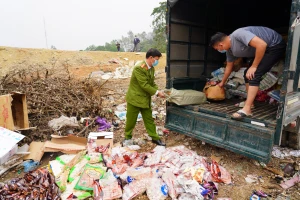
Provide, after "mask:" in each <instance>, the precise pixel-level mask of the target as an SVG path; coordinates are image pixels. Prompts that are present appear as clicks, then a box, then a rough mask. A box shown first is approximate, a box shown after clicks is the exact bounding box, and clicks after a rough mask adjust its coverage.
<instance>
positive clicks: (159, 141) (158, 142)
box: [152, 140, 166, 146]
mask: <svg viewBox="0 0 300 200" xmlns="http://www.w3.org/2000/svg"><path fill="white" fill-rule="evenodd" d="M152 142H153V143H154V144H157V145H159V146H166V144H165V143H163V142H162V141H161V140H152Z"/></svg>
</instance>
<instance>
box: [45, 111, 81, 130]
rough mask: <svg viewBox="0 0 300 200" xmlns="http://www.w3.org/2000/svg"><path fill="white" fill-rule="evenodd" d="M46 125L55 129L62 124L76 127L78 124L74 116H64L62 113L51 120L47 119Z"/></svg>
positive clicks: (59, 127) (62, 125)
mask: <svg viewBox="0 0 300 200" xmlns="http://www.w3.org/2000/svg"><path fill="white" fill-rule="evenodd" d="M48 126H49V127H50V128H52V129H53V130H55V131H57V130H59V129H61V128H62V127H64V126H71V127H77V126H79V125H78V122H77V119H76V117H66V116H63V115H62V116H61V117H59V118H55V119H52V120H51V121H49V122H48Z"/></svg>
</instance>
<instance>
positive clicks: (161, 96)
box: [157, 91, 165, 98]
mask: <svg viewBox="0 0 300 200" xmlns="http://www.w3.org/2000/svg"><path fill="white" fill-rule="evenodd" d="M157 96H159V97H160V98H165V93H163V92H161V91H159V92H158V93H157Z"/></svg>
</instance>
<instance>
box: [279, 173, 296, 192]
mask: <svg viewBox="0 0 300 200" xmlns="http://www.w3.org/2000/svg"><path fill="white" fill-rule="evenodd" d="M296 183H300V175H299V174H296V175H294V177H293V178H291V179H290V180H288V181H285V182H284V183H281V184H280V186H281V187H282V188H283V189H288V188H290V187H293V186H294V185H295V184H296Z"/></svg>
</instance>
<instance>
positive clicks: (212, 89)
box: [203, 82, 225, 101]
mask: <svg viewBox="0 0 300 200" xmlns="http://www.w3.org/2000/svg"><path fill="white" fill-rule="evenodd" d="M203 92H204V93H205V95H206V98H207V99H209V100H214V101H221V100H224V99H225V90H224V88H221V87H219V86H218V85H211V84H210V83H209V82H207V83H206V85H205V87H204V89H203Z"/></svg>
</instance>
